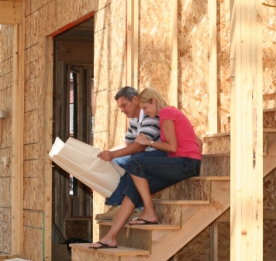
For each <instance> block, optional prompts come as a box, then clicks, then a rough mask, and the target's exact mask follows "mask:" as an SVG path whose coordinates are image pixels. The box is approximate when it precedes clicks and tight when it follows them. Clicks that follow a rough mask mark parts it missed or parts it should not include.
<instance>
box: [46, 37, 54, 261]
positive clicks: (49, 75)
mask: <svg viewBox="0 0 276 261" xmlns="http://www.w3.org/2000/svg"><path fill="white" fill-rule="evenodd" d="M53 45H54V43H53V38H52V37H48V38H47V44H46V70H45V75H46V77H45V78H46V93H45V96H46V98H45V106H46V108H45V123H44V124H45V147H46V151H45V166H44V173H45V179H44V180H45V196H44V199H45V215H44V260H45V261H51V260H52V162H51V160H50V158H49V155H48V152H49V151H50V149H51V147H52V139H53V137H52V135H53V129H52V122H53V116H52V115H53V68H54V61H53Z"/></svg>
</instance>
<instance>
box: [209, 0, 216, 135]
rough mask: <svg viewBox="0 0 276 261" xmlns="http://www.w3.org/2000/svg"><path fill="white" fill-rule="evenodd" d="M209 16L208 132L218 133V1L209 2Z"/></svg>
mask: <svg viewBox="0 0 276 261" xmlns="http://www.w3.org/2000/svg"><path fill="white" fill-rule="evenodd" d="M208 16H209V114H208V132H209V133H217V132H218V108H217V99H218V95H217V92H218V90H217V87H218V86H217V78H218V75H217V73H218V72H217V0H208Z"/></svg>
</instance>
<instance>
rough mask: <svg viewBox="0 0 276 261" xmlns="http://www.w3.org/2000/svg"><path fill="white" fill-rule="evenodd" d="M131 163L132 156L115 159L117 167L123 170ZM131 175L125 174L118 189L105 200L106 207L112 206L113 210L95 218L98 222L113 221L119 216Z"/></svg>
mask: <svg viewBox="0 0 276 261" xmlns="http://www.w3.org/2000/svg"><path fill="white" fill-rule="evenodd" d="M129 161H130V156H125V157H119V158H115V159H113V162H115V163H116V164H117V165H119V166H120V167H122V168H123V169H127V166H128V163H129ZM128 176H129V174H127V173H125V174H124V175H123V176H122V177H121V178H120V181H119V184H118V186H117V188H116V189H115V190H114V192H113V193H112V194H111V196H110V197H108V198H106V200H105V205H108V206H111V208H109V209H108V211H107V212H105V213H101V214H97V215H96V216H95V219H96V220H104V221H107V220H113V219H114V218H115V216H116V215H117V212H118V210H119V208H120V205H121V203H122V201H123V199H124V194H123V192H124V190H125V188H126V181H127V178H128Z"/></svg>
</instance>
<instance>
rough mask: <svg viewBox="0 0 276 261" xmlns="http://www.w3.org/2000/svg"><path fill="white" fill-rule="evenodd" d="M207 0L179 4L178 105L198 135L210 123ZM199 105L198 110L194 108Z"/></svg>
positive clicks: (184, 0) (205, 129)
mask: <svg viewBox="0 0 276 261" xmlns="http://www.w3.org/2000/svg"><path fill="white" fill-rule="evenodd" d="M208 30H209V27H208V1H205V0H199V1H188V0H180V1H179V3H178V54H179V57H178V94H179V108H180V109H181V110H182V111H183V112H184V113H185V114H186V115H187V116H188V118H189V119H190V121H191V123H192V125H193V126H194V128H195V131H196V133H197V135H202V134H205V133H206V132H207V126H208V119H207V116H208V75H209V66H208V41H209V38H208ZM195 108H196V109H195Z"/></svg>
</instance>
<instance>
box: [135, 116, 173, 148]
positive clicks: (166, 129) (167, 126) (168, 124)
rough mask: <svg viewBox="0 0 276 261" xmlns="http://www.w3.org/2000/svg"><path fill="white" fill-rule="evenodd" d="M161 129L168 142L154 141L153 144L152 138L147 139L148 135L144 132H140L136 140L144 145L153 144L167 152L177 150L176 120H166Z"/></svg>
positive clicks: (154, 146) (152, 145)
mask: <svg viewBox="0 0 276 261" xmlns="http://www.w3.org/2000/svg"><path fill="white" fill-rule="evenodd" d="M161 129H162V132H163V134H164V137H165V139H166V142H153V143H152V144H151V140H149V139H147V137H146V136H145V135H144V134H140V135H139V136H138V137H137V138H136V140H135V141H136V142H139V143H140V144H142V145H147V146H151V147H153V148H155V149H158V150H162V151H166V152H175V151H176V150H177V140H176V135H175V126H174V121H172V120H164V121H163V123H162V126H161Z"/></svg>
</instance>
